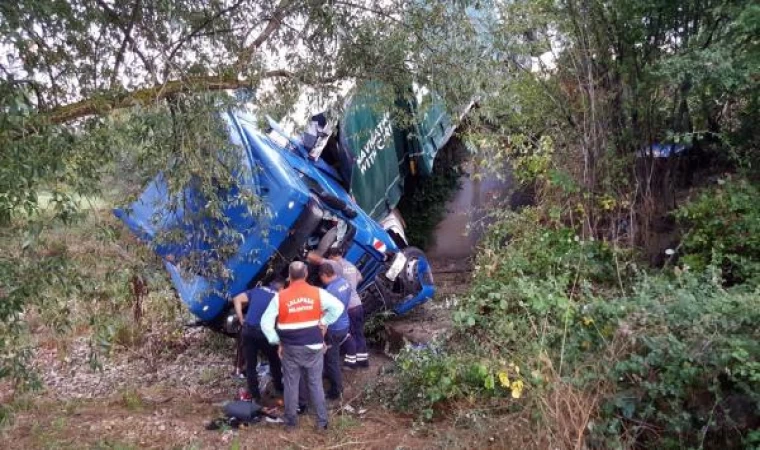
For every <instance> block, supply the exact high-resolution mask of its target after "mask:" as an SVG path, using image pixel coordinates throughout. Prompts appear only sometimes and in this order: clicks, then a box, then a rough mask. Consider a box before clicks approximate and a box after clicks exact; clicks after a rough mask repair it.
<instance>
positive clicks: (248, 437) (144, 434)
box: [0, 332, 503, 449]
mask: <svg viewBox="0 0 760 450" xmlns="http://www.w3.org/2000/svg"><path fill="white" fill-rule="evenodd" d="M183 339H185V341H186V342H185V344H186V346H185V348H184V350H183V351H182V352H181V353H180V354H179V355H177V356H176V357H175V358H173V359H165V360H162V361H160V362H159V363H160V364H157V366H160V367H161V371H160V372H158V373H151V372H150V370H148V369H146V366H145V364H146V363H145V361H142V360H140V359H139V358H138V359H135V358H132V359H130V358H116V359H115V360H114V361H110V362H108V363H107V366H106V367H105V368H104V372H93V371H91V370H89V369H87V368H84V367H82V366H81V361H79V360H78V355H79V354H80V353H82V350H81V349H77V348H74V349H72V350H71V351H70V353H69V355H70V356H67V357H65V358H63V359H60V360H59V359H57V357H56V356H55V355H51V351H47V352H43V353H42V354H41V356H40V358H41V359H40V362H45V363H47V364H50V367H49V369H48V370H47V371H46V372H44V373H43V375H44V376H46V377H48V380H49V381H48V383H49V384H48V388H47V390H46V391H45V392H44V393H43V394H42V395H40V394H39V393H37V394H35V395H34V396H33V397H28V398H26V401H24V399H23V398H20V399H17V400H16V405H15V409H16V414H15V417H14V421H13V423H12V424H10V425H9V426H7V427H5V428H4V429H3V430H2V433H0V448H3V449H37V448H51V449H53V448H54V449H67V448H70V449H81V448H118V449H128V448H193V449H200V448H203V449H206V448H209V449H211V448H249V449H269V448H272V449H274V448H277V449H283V448H292V449H303V448H322V449H337V448H362V449H388V448H397V449H402V448H406V449H423V448H465V447H469V446H470V445H471V444H473V443H475V442H478V441H480V442H481V443H482V445H479V446H478V447H480V448H484V447H489V446H495V447H496V448H503V445H496V443H497V442H501V441H497V440H495V439H494V438H493V435H492V434H488V433H486V434H482V433H481V432H482V431H483V430H482V429H481V430H474V429H467V428H465V429H461V430H456V432H454V433H453V432H452V429H453V428H452V425H451V423H449V422H445V421H443V422H439V423H435V424H425V425H424V426H422V425H421V424H419V423H416V422H415V420H414V417H413V416H411V415H405V414H403V413H399V412H397V411H393V410H391V409H390V408H389V407H388V406H387V405H385V404H384V403H383V400H382V398H383V397H384V396H380V395H378V393H379V392H385V393H386V394H387V392H392V391H393V386H392V384H391V385H389V384H388V383H392V377H389V376H388V375H387V374H386V372H387V371H388V370H389V369H390V368H391V367H392V360H390V359H388V358H387V357H384V356H382V355H379V354H375V355H373V356H372V367H371V368H370V369H369V370H356V371H346V373H345V379H346V381H345V382H346V389H345V394H344V403H341V404H337V403H336V404H332V405H331V406H330V429H329V431H328V432H326V433H319V432H317V431H316V430H315V426H314V425H315V424H314V419H313V417H311V416H304V417H302V418H301V420H300V423H299V427H298V429H297V430H296V431H294V432H291V433H287V432H286V431H285V430H284V428H283V427H282V425H278V424H269V423H259V424H255V425H251V426H249V427H247V428H241V429H240V430H222V431H207V430H205V424H206V423H207V422H208V421H209V420H211V419H213V418H216V417H219V416H220V414H221V406H222V405H223V404H224V402H226V401H229V400H231V399H234V398H235V395H236V393H237V391H238V389H239V388H240V387H242V386H243V383H244V382H243V380H241V379H239V378H237V377H234V376H232V375H231V372H232V366H231V364H230V362H231V361H232V358H231V357H232V354H233V352H232V348H230V349H229V351H228V352H227V356H229V358H228V359H227V364H224V365H221V358H212V359H211V360H209V356H210V355H209V352H208V350H207V349H205V348H203V347H202V342H203V341H202V336H201V333H197V332H191V333H188V334H187V336H185V337H184V338H183ZM82 343H83V341H81V342H80V343H79V344H77V345H82ZM51 356H52V357H53V358H54V359H50V357H51ZM46 358H47V359H46ZM157 362H158V361H157ZM209 367H211V369H209ZM65 370H73V371H74V375H73V376H72V377H67V378H65V379H58V378H55V377H56V376H57V375H55V374H58V373H60V372H61V371H65ZM115 373H122V374H125V375H124V376H122V377H119V376H114V374H115ZM50 380H53V381H54V382H51V381H50ZM108 389H110V393H107V392H106V390H108ZM346 405H351V406H352V407H353V408H354V409H355V410H360V409H365V410H366V412H364V413H363V414H358V413H356V412H349V411H346V409H345V406H346ZM502 444H503V442H502Z"/></svg>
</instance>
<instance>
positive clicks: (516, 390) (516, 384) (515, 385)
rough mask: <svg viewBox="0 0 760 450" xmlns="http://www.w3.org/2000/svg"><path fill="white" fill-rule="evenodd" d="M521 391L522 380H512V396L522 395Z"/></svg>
mask: <svg viewBox="0 0 760 450" xmlns="http://www.w3.org/2000/svg"><path fill="white" fill-rule="evenodd" d="M522 391H523V382H522V380H517V381H513V382H512V398H520V397H522Z"/></svg>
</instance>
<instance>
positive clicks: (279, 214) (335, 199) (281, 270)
mask: <svg viewBox="0 0 760 450" xmlns="http://www.w3.org/2000/svg"><path fill="white" fill-rule="evenodd" d="M221 115H222V118H223V120H224V121H225V123H226V125H227V131H228V134H229V139H230V143H231V144H232V145H233V146H234V149H235V151H236V152H239V157H240V161H239V163H240V167H239V168H238V169H237V170H238V172H239V174H240V175H239V176H238V179H239V183H238V186H235V187H230V188H227V189H225V190H222V191H221V192H220V199H221V201H222V204H223V208H222V211H223V216H224V217H223V218H208V217H204V216H203V215H202V214H200V215H198V214H195V213H197V212H199V211H202V209H203V208H204V205H205V201H204V199H203V196H202V195H200V194H199V192H198V190H197V189H195V188H194V187H193V186H192V183H191V184H190V185H188V186H185V187H184V188H183V189H182V190H181V191H180V192H170V189H169V186H168V183H167V180H166V176H165V175H164V174H159V175H158V176H157V177H156V178H155V179H154V180H153V181H152V182H151V183H150V184H149V185H148V187H147V188H146V189H145V191H144V192H143V193H142V195H141V196H140V198H139V199H138V200H137V201H136V202H134V203H133V204H131V205H130V206H129V207H127V208H122V209H117V210H115V211H114V214H115V215H116V216H117V217H118V218H119V219H120V220H122V221H123V222H124V223H125V224H126V225H127V226H128V227H129V229H130V230H131V231H132V232H133V233H134V234H136V235H137V236H138V237H139V238H140V239H142V240H143V241H145V242H146V243H148V244H149V245H150V246H151V248H152V249H153V250H154V251H155V252H156V254H157V255H158V256H160V257H161V258H162V260H163V264H164V266H165V268H166V270H167V271H168V273H169V274H170V276H171V280H172V284H173V285H174V287H175V289H176V291H177V293H178V295H179V297H180V299H181V300H182V302H183V303H185V304H186V305H187V307H188V309H189V310H190V312H192V313H193V314H194V315H195V316H196V317H197V318H198V320H199V322H200V323H201V324H203V325H207V326H210V327H212V328H214V329H218V330H220V331H226V332H230V333H231V332H232V330H231V329H229V327H230V325H231V324H233V323H236V321H234V320H231V319H230V318H231V317H233V314H234V312H233V311H232V308H231V303H230V301H229V299H231V298H232V296H234V295H236V294H238V293H239V292H242V291H244V290H246V289H248V288H251V287H254V286H256V285H258V284H262V283H266V282H268V281H269V280H270V279H272V278H274V277H276V276H282V275H285V274H286V272H287V266H288V264H289V263H290V262H291V261H294V260H304V259H305V257H306V254H307V253H308V252H309V251H312V250H314V249H316V248H320V245H322V246H324V245H325V239H328V240H330V242H328V243H327V244H329V245H331V246H339V247H340V248H341V249H342V250H343V251H344V254H345V257H346V259H348V260H349V261H351V262H352V263H353V264H354V265H356V267H357V268H358V269H359V271H361V273H362V276H363V281H362V283H361V284H360V285H359V287H358V290H359V292H360V294H361V296H362V298H363V302H364V305H365V311H367V313H368V314H373V313H376V312H378V311H382V310H388V311H393V312H395V313H398V314H403V313H405V312H407V311H409V310H410V309H412V308H414V307H415V306H417V305H419V304H421V303H423V302H425V301H427V300H428V299H430V298H432V296H433V294H434V292H435V289H434V286H433V279H432V272H431V269H430V265H429V263H428V261H427V258H426V257H425V255H424V253H422V252H421V251H420V250H418V249H416V248H413V247H409V246H406V243H405V241H403V240H399V239H398V238H396V239H395V240H394V237H393V236H391V235H390V234H389V232H388V231H386V230H385V229H384V228H383V226H381V225H380V223H378V222H377V221H375V220H374V219H372V218H371V217H370V216H369V215H368V214H367V213H366V212H365V211H364V210H362V208H360V207H359V206H358V205H357V204H356V203H355V201H354V199H353V198H352V196H351V195H350V193H349V192H348V191H347V190H346V186H350V180H346V179H345V176H341V174H340V173H339V172H338V171H337V170H335V168H334V167H333V166H331V165H330V164H328V163H326V162H325V161H324V160H323V159H321V158H318V159H316V160H314V159H312V158H310V157H309V152H308V150H307V149H306V148H305V147H304V146H303V144H302V143H301V142H300V141H298V140H296V139H293V138H288V139H287V143H286V144H284V145H283V144H282V143H281V142H279V140H275V139H273V138H272V137H271V136H269V135H267V134H266V133H263V132H262V131H261V130H259V129H258V127H257V126H256V122H255V121H254V119H253V118H252V117H251V116H248V115H246V114H244V113H240V112H235V111H225V112H223V113H221ZM236 154H237V153H236ZM241 190H246V191H247V192H251V193H253V194H254V195H255V198H256V199H257V203H258V206H257V208H256V213H255V214H251V213H250V207H249V205H246V204H244V202H242V201H241ZM219 227H226V228H227V229H230V230H231V231H232V233H231V235H234V236H237V237H238V238H237V239H236V240H235V242H230V244H233V245H231V246H230V248H232V249H234V250H231V251H230V252H228V253H221V252H220V250H219V244H218V243H217V244H210V243H209V242H208V241H207V240H206V239H203V237H204V236H207V235H209V234H213V232H214V231H215V230H218V229H219ZM331 230H332V232H331ZM336 230H337V232H336ZM168 235H171V236H174V237H175V239H170V240H167V239H165V237H166V236H168ZM177 237H178V238H177ZM199 255H200V256H199ZM203 255H206V256H208V257H209V258H211V257H213V259H215V260H217V261H218V262H219V263H220V264H221V266H222V268H221V270H218V269H216V270H212V268H211V267H207V266H206V265H205V263H204V256H203Z"/></svg>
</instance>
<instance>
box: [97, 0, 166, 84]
mask: <svg viewBox="0 0 760 450" xmlns="http://www.w3.org/2000/svg"><path fill="white" fill-rule="evenodd" d="M95 3H97V4H98V5H99V6H100V7H101V8H103V11H105V13H106V14H107V15H108V17H109V18H110V19H111V20H112V21H113V22H114V23H115V24H116V25H117V26H118V27H119V28H120V29H121V30H122V31H124V32H125V33H124V38H125V39H127V42H129V43H130V44H132V51H133V52H135V55H137V57H138V58H140V61H142V63H143V65H144V66H145V70H147V71H148V72H149V73H150V74H151V75H152V76H153V82H154V83H158V75H156V70H155V67H153V62H152V61H150V60H148V58H146V57H145V55H144V54H143V52H142V51H141V50H140V48H139V46H138V45H137V42H135V40H134V39H132V36H131V35H130V33H126V28H127V26H126V25H124V22H122V20H121V17H120V16H119V14H118V13H117V12H116V11H114V10H113V9H111V7H110V6H108V5H107V4H106V3H105V2H104V1H103V0H95ZM135 22H136V21H135Z"/></svg>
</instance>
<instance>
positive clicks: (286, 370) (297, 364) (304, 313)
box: [261, 261, 344, 430]
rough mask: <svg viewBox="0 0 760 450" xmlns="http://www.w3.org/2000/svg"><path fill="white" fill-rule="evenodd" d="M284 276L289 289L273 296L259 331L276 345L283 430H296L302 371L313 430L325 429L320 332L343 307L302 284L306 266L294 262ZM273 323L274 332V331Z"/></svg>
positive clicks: (336, 300)
mask: <svg viewBox="0 0 760 450" xmlns="http://www.w3.org/2000/svg"><path fill="white" fill-rule="evenodd" d="M288 274H289V276H290V286H288V287H287V288H285V289H283V290H282V291H280V292H279V293H278V294H275V295H274V296H273V297H272V300H271V302H270V303H269V306H268V307H267V309H266V311H264V315H263V316H262V318H261V330H262V331H263V332H264V335H265V336H266V337H267V339H268V340H269V343H270V344H272V345H278V344H279V346H280V348H279V353H280V358H281V359H282V372H283V373H282V375H283V383H284V385H285V426H286V427H289V428H292V427H295V426H296V420H297V411H298V384H299V381H300V379H301V371H302V370H303V371H304V373H305V374H306V377H307V380H306V381H307V385H308V390H309V393H310V394H311V403H312V405H313V406H314V408H315V409H316V413H317V428H318V429H320V430H325V429H327V407H326V405H325V394H324V389H323V387H322V366H323V354H324V346H325V344H324V332H325V330H326V327H328V326H329V325H331V324H333V323H334V322H335V321H336V320H338V318H339V317H340V316H341V314H342V313H343V309H344V307H343V304H342V303H341V302H340V300H338V299H337V298H335V297H334V296H333V295H332V294H330V293H329V292H327V291H325V290H324V289H320V288H317V287H314V286H311V285H310V284H308V283H307V282H306V277H307V275H308V270H307V268H306V264H304V263H302V262H300V261H294V262H292V263H291V264H290V267H289V270H288ZM275 323H276V329H275Z"/></svg>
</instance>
